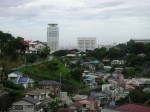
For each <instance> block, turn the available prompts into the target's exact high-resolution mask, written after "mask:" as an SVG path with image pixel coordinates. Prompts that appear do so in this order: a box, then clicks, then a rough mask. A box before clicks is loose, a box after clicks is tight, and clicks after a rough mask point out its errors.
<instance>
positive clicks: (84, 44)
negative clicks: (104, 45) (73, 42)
mask: <svg viewBox="0 0 150 112" xmlns="http://www.w3.org/2000/svg"><path fill="white" fill-rule="evenodd" d="M95 48H96V37H79V38H78V49H79V50H80V51H83V52H85V51H86V49H87V50H94V49H95Z"/></svg>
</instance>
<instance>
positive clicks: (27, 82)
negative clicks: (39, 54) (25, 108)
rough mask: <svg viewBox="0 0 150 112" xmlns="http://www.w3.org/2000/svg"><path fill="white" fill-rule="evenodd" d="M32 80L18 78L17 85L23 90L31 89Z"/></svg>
mask: <svg viewBox="0 0 150 112" xmlns="http://www.w3.org/2000/svg"><path fill="white" fill-rule="evenodd" d="M34 82H35V81H34V80H32V79H30V78H28V77H20V79H19V80H18V84H22V85H23V87H24V88H32V87H33V86H34Z"/></svg>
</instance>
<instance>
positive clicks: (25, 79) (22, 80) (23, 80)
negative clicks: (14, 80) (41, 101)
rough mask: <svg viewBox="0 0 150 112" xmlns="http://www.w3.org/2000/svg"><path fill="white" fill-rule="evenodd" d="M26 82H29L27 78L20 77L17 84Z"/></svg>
mask: <svg viewBox="0 0 150 112" xmlns="http://www.w3.org/2000/svg"><path fill="white" fill-rule="evenodd" d="M28 80H29V78H27V77H21V78H20V79H19V81H18V82H19V83H26V82H27V81H28Z"/></svg>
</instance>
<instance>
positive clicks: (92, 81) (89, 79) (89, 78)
mask: <svg viewBox="0 0 150 112" xmlns="http://www.w3.org/2000/svg"><path fill="white" fill-rule="evenodd" d="M96 78H97V76H94V75H86V76H84V79H83V80H84V83H85V85H86V86H87V87H89V88H92V89H94V88H96V87H97V82H96Z"/></svg>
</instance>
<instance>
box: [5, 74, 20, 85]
mask: <svg viewBox="0 0 150 112" xmlns="http://www.w3.org/2000/svg"><path fill="white" fill-rule="evenodd" d="M22 75H23V73H22V72H19V71H15V72H13V73H10V74H8V80H9V81H11V82H13V83H14V84H18V81H19V79H20V78H21V77H22Z"/></svg>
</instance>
